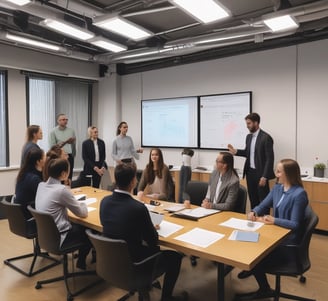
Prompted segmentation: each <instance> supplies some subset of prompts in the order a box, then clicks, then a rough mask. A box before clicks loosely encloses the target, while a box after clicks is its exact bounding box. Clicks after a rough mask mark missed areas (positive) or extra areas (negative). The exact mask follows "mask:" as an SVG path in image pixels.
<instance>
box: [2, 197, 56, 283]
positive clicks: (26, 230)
mask: <svg viewBox="0 0 328 301" xmlns="http://www.w3.org/2000/svg"><path fill="white" fill-rule="evenodd" d="M1 207H2V208H3V211H4V213H5V215H6V217H7V218H8V223H9V229H10V231H11V232H12V233H14V234H16V235H18V236H21V237H25V238H27V239H32V240H33V253H29V254H25V255H21V256H17V257H12V258H8V259H5V260H4V264H6V265H8V266H10V267H11V268H13V269H14V270H16V271H17V272H19V273H21V274H23V275H25V276H27V277H31V276H34V275H35V274H38V273H41V272H43V271H45V270H47V269H50V268H52V267H54V266H56V265H58V264H59V263H60V261H58V260H57V259H55V258H52V257H50V256H49V255H48V253H45V252H41V250H40V246H39V243H38V238H37V231H36V225H35V221H34V220H31V221H28V220H26V218H25V216H24V213H23V209H22V206H21V205H20V204H15V203H10V202H8V201H6V200H5V199H3V200H2V201H1ZM30 257H33V259H32V262H31V265H30V267H29V269H28V271H25V270H23V269H21V268H20V267H18V266H17V265H14V264H13V261H16V260H21V259H25V258H30ZM37 258H45V259H47V260H50V261H52V263H51V264H48V265H46V266H43V267H41V268H39V269H37V270H34V267H35V263H36V261H37Z"/></svg>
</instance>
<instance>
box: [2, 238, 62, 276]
mask: <svg viewBox="0 0 328 301" xmlns="http://www.w3.org/2000/svg"><path fill="white" fill-rule="evenodd" d="M30 257H33V259H32V263H31V265H30V267H29V270H28V271H24V270H23V269H21V268H19V267H18V266H16V265H14V264H13V263H12V262H13V261H16V260H21V259H25V258H30ZM38 257H41V258H45V259H48V260H50V261H53V262H52V263H51V264H48V265H46V266H44V267H42V268H40V269H38V270H35V271H34V266H35V263H36V260H37V258H38ZM4 264H6V265H8V266H10V267H11V268H13V269H14V270H16V271H17V272H19V273H21V274H23V275H24V276H27V277H31V276H34V275H36V274H38V273H41V272H43V271H46V270H48V269H50V268H52V267H54V266H56V265H58V264H60V261H59V260H57V259H55V258H53V257H51V256H49V254H48V253H45V252H41V251H40V247H39V244H38V241H37V239H33V253H29V254H25V255H21V256H16V257H12V258H8V259H5V260H4Z"/></svg>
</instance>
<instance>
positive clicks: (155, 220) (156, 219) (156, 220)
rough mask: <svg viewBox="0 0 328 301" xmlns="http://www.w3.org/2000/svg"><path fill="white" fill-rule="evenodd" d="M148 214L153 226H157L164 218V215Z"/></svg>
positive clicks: (150, 212)
mask: <svg viewBox="0 0 328 301" xmlns="http://www.w3.org/2000/svg"><path fill="white" fill-rule="evenodd" d="M149 214H150V218H151V221H152V222H153V225H154V226H155V225H159V224H160V223H161V222H162V220H163V218H164V214H159V213H155V212H152V211H149Z"/></svg>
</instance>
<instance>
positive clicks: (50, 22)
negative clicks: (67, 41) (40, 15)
mask: <svg viewBox="0 0 328 301" xmlns="http://www.w3.org/2000/svg"><path fill="white" fill-rule="evenodd" d="M40 25H43V26H46V27H49V28H51V29H53V30H55V31H58V32H60V33H62V34H64V35H66V36H71V37H73V38H76V39H80V40H83V41H86V40H88V39H92V38H93V37H94V36H95V34H94V33H92V32H90V31H88V30H86V29H83V28H81V27H78V26H75V25H72V24H69V23H67V22H63V21H61V20H60V21H59V20H54V19H45V20H43V21H41V22H40Z"/></svg>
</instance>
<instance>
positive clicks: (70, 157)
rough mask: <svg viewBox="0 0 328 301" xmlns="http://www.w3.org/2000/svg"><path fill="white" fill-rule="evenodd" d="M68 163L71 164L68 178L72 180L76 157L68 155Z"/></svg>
mask: <svg viewBox="0 0 328 301" xmlns="http://www.w3.org/2000/svg"><path fill="white" fill-rule="evenodd" d="M68 162H69V165H70V171H69V176H68V178H69V179H70V180H72V178H73V169H74V157H73V156H72V154H68Z"/></svg>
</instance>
